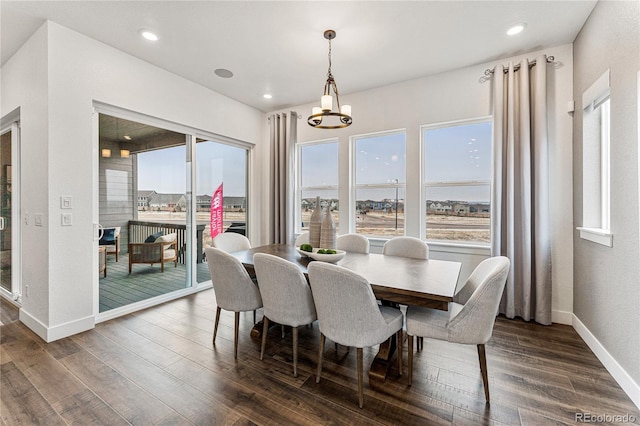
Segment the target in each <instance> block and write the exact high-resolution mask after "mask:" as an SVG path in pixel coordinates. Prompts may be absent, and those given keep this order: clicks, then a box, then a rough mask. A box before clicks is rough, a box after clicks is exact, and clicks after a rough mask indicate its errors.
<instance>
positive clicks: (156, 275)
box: [99, 253, 211, 312]
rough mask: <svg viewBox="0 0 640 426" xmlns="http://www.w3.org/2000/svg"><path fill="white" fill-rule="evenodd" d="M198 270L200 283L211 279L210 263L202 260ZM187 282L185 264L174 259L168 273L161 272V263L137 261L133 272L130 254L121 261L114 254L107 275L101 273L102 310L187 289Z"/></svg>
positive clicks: (168, 266)
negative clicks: (130, 270)
mask: <svg viewBox="0 0 640 426" xmlns="http://www.w3.org/2000/svg"><path fill="white" fill-rule="evenodd" d="M196 269H197V272H196V273H197V281H198V282H204V281H208V280H210V279H211V275H210V274H209V268H208V266H207V264H206V263H198V264H197V268H196ZM185 281H186V271H185V265H183V264H181V263H178V266H177V267H174V264H173V262H171V263H168V264H165V265H164V272H160V265H159V264H155V265H153V266H151V265H145V264H134V265H133V269H132V272H131V274H129V258H128V257H127V255H126V254H124V253H121V254H120V257H119V259H118V262H116V261H115V257H114V256H108V257H107V276H106V278H105V277H103V275H102V273H101V274H100V278H99V287H100V312H105V311H108V310H111V309H114V308H119V307H121V306H125V305H128V304H131V303H135V302H139V301H141V300H145V299H150V298H152V297H156V296H160V295H162V294H166V293H170V292H172V291H175V290H180V289H183V288H185Z"/></svg>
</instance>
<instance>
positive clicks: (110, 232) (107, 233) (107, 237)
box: [99, 228, 116, 245]
mask: <svg viewBox="0 0 640 426" xmlns="http://www.w3.org/2000/svg"><path fill="white" fill-rule="evenodd" d="M115 243H116V229H115V228H106V229H104V232H103V234H102V238H100V243H99V244H100V245H112V244H115Z"/></svg>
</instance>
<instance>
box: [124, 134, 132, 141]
mask: <svg viewBox="0 0 640 426" xmlns="http://www.w3.org/2000/svg"><path fill="white" fill-rule="evenodd" d="M123 138H125V139H126V140H128V141H130V140H131V136H129V135H124V136H123Z"/></svg>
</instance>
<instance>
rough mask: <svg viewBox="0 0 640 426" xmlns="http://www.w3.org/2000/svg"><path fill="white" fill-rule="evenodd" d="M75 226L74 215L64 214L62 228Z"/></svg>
mask: <svg viewBox="0 0 640 426" xmlns="http://www.w3.org/2000/svg"><path fill="white" fill-rule="evenodd" d="M72 224H73V215H72V214H71V213H62V226H71V225H72Z"/></svg>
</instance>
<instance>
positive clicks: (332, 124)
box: [307, 30, 353, 129]
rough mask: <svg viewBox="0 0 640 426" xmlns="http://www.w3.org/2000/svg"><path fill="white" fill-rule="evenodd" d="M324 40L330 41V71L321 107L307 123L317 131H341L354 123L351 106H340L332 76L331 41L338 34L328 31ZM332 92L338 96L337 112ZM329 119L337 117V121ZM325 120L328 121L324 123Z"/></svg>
mask: <svg viewBox="0 0 640 426" xmlns="http://www.w3.org/2000/svg"><path fill="white" fill-rule="evenodd" d="M324 38H326V39H327V40H329V71H327V82H326V83H325V84H324V93H323V94H322V97H321V98H320V107H313V108H312V109H311V115H310V116H309V118H308V119H307V123H309V125H310V126H311V127H315V128H317V129H340V128H342V127H347V126H349V125H351V122H352V121H353V120H352V119H351V105H342V107H341V106H340V98H339V95H338V86H336V81H335V80H334V78H333V74H331V40H333V39H334V38H336V32H335V31H333V30H327V31H325V32H324ZM332 90H333V93H335V95H336V105H337V110H336V112H334V111H333V97H332V96H331V91H332ZM329 117H336V118H337V120H336V119H333V118H329ZM325 119H326V120H327V121H326V122H324V123H323V120H325Z"/></svg>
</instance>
